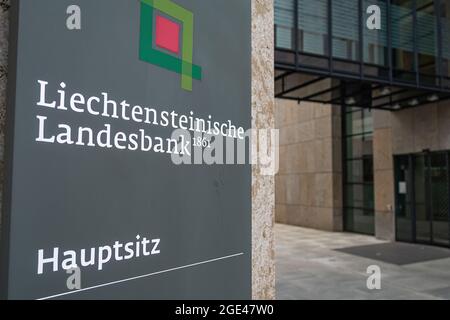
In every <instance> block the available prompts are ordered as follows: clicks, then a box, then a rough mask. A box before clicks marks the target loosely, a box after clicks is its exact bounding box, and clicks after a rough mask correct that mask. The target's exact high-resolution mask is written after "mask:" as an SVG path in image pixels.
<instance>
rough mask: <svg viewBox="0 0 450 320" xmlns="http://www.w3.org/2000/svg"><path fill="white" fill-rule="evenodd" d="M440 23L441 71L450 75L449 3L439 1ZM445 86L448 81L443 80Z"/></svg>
mask: <svg viewBox="0 0 450 320" xmlns="http://www.w3.org/2000/svg"><path fill="white" fill-rule="evenodd" d="M439 12H440V19H441V21H440V24H441V29H442V60H443V61H442V69H441V70H442V72H443V75H444V76H446V77H450V3H449V1H441V8H440V10H439ZM444 83H445V86H446V87H450V81H449V80H446V81H444Z"/></svg>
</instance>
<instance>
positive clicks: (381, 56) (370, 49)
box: [362, 0, 388, 66]
mask: <svg viewBox="0 0 450 320" xmlns="http://www.w3.org/2000/svg"><path fill="white" fill-rule="evenodd" d="M371 5H377V6H379V7H380V9H381V29H380V30H370V29H369V28H364V62H365V63H370V64H375V65H380V66H387V65H388V48H387V4H386V0H364V1H363V8H368V7H369V6H371ZM362 14H363V21H365V20H366V19H367V13H366V11H365V10H364V11H363V13H362Z"/></svg>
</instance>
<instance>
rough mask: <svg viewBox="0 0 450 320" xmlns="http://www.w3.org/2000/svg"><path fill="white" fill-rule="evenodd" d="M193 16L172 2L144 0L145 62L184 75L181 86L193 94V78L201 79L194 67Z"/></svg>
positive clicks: (142, 53) (142, 41) (142, 39)
mask: <svg viewBox="0 0 450 320" xmlns="http://www.w3.org/2000/svg"><path fill="white" fill-rule="evenodd" d="M193 47H194V14H193V13H192V12H191V11H189V10H186V9H185V8H183V7H181V6H180V5H178V4H176V3H174V2H172V1H171V0H141V37H140V50H139V56H140V59H141V60H142V61H145V62H148V63H151V64H153V65H156V66H159V67H161V68H164V69H167V70H169V71H172V72H176V73H178V74H180V75H181V87H182V88H183V89H184V90H187V91H192V79H196V80H201V79H202V68H201V67H199V66H197V65H194V64H193V63H192V60H193V51H194V48H193Z"/></svg>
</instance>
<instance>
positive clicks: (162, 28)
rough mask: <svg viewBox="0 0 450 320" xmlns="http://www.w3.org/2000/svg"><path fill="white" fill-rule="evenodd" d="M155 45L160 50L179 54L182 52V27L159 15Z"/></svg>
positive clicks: (157, 17)
mask: <svg viewBox="0 0 450 320" xmlns="http://www.w3.org/2000/svg"><path fill="white" fill-rule="evenodd" d="M155 44H156V45H157V46H158V47H160V48H163V49H166V50H168V51H170V52H173V53H175V54H178V53H179V52H180V26H179V25H178V24H177V23H175V22H173V21H171V20H169V19H167V18H165V17H163V16H160V15H157V16H156V40H155Z"/></svg>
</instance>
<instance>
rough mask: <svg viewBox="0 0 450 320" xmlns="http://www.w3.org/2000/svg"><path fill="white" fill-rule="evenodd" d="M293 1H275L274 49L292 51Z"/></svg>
mask: <svg viewBox="0 0 450 320" xmlns="http://www.w3.org/2000/svg"><path fill="white" fill-rule="evenodd" d="M294 20H295V17H294V0H275V39H276V42H275V47H277V48H282V49H291V50H293V49H294V41H293V35H294V32H293V30H294V28H295V27H294V24H295V22H294Z"/></svg>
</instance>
